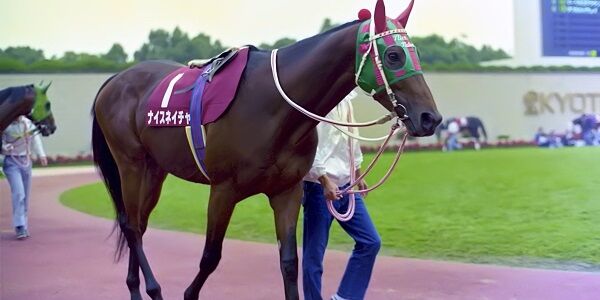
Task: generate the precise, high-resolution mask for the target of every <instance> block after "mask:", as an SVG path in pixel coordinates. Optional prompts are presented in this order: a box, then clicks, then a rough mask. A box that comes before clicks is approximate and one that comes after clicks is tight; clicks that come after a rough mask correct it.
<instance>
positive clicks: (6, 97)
mask: <svg viewBox="0 0 600 300" xmlns="http://www.w3.org/2000/svg"><path fill="white" fill-rule="evenodd" d="M50 84H52V82H50V83H48V84H47V85H46V86H43V85H42V84H40V85H39V86H34V85H33V84H30V85H24V86H15V87H9V88H6V89H3V90H0V133H2V131H4V129H6V127H8V125H10V123H12V122H13V121H14V120H16V119H17V118H18V117H19V116H27V118H29V119H31V121H32V122H33V123H34V124H35V125H36V127H37V130H38V131H39V132H40V133H41V134H42V135H43V136H49V135H51V134H53V133H54V131H56V124H55V123H54V115H53V114H52V109H51V107H50V100H48V96H47V95H46V92H47V91H48V88H49V87H50ZM1 146H2V139H0V147H1Z"/></svg>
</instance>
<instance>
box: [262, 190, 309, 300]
mask: <svg viewBox="0 0 600 300" xmlns="http://www.w3.org/2000/svg"><path fill="white" fill-rule="evenodd" d="M301 199H302V188H301V186H300V185H299V184H298V185H296V186H294V187H293V188H291V189H290V190H288V191H285V192H283V193H280V194H278V195H275V196H269V203H270V204H271V208H273V213H274V214H275V229H276V232H277V242H278V244H279V263H280V267H281V275H282V276H283V285H284V288H285V299H287V300H290V299H298V298H299V295H298V251H297V250H296V249H297V248H296V225H297V223H298V212H299V211H300V201H301Z"/></svg>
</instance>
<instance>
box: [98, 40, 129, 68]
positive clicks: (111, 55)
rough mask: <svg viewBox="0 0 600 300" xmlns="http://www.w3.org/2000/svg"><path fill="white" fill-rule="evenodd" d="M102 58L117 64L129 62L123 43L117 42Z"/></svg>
mask: <svg viewBox="0 0 600 300" xmlns="http://www.w3.org/2000/svg"><path fill="white" fill-rule="evenodd" d="M102 58H104V59H106V60H109V61H112V62H115V63H117V64H124V63H126V62H127V53H126V52H125V50H124V49H123V46H121V44H118V43H115V44H113V45H112V47H110V50H108V52H107V53H106V54H104V55H102Z"/></svg>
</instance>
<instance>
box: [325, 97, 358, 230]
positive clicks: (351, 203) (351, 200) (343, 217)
mask: <svg viewBox="0 0 600 300" xmlns="http://www.w3.org/2000/svg"><path fill="white" fill-rule="evenodd" d="M346 117H347V121H348V122H352V107H351V106H350V105H348V115H347V116H346ZM348 131H349V132H350V133H354V128H352V127H350V126H348ZM348 151H349V152H350V182H351V183H354V184H356V180H355V179H356V178H355V177H356V164H355V162H354V140H352V137H348ZM338 196H339V194H338ZM333 201H334V200H330V199H327V209H328V210H329V213H330V214H331V215H332V216H333V217H334V218H336V219H337V220H338V221H340V222H347V221H349V220H350V219H352V217H353V216H354V209H355V207H356V199H355V196H354V193H350V194H349V195H348V209H347V210H346V212H345V213H343V214H341V213H339V212H338V211H337V210H336V209H335V207H333Z"/></svg>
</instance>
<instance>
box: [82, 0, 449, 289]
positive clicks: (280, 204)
mask: <svg viewBox="0 0 600 300" xmlns="http://www.w3.org/2000/svg"><path fill="white" fill-rule="evenodd" d="M412 5H413V3H412V2H411V4H410V6H409V8H408V9H406V11H404V12H403V13H402V14H401V15H400V16H399V17H398V18H395V19H390V18H387V17H386V16H385V7H384V3H383V0H378V1H377V4H376V7H375V11H374V16H373V19H372V20H370V18H371V16H370V13H368V11H367V13H368V14H369V15H368V16H365V14H364V13H363V14H362V15H361V14H359V20H356V21H351V22H349V23H346V24H344V25H340V26H338V27H336V28H333V29H331V30H329V31H327V32H325V33H322V34H319V35H316V36H314V37H311V38H308V39H305V40H302V41H300V42H297V43H295V44H292V45H290V46H288V47H285V48H282V49H280V51H279V52H274V53H273V54H275V55H276V54H277V53H279V56H278V57H277V56H275V60H276V61H277V63H278V65H279V69H278V70H279V71H277V70H276V71H275V72H278V73H279V80H280V82H281V86H282V88H283V89H285V91H286V93H287V94H288V95H289V96H290V97H291V98H293V99H295V101H296V102H297V103H298V104H299V105H301V106H302V107H303V108H305V109H307V110H309V111H312V112H314V113H316V114H318V115H320V116H324V115H326V114H327V113H328V112H329V111H331V110H332V109H333V108H334V107H335V106H336V104H337V103H339V102H340V101H341V100H342V99H343V98H344V96H345V95H346V94H348V93H349V92H350V91H352V90H353V89H354V88H355V87H356V84H357V83H356V82H358V85H359V86H360V87H361V88H363V89H365V87H366V86H369V84H371V85H372V86H374V88H373V90H372V91H373V98H374V99H375V100H377V101H378V102H379V103H381V104H382V105H383V106H384V107H385V108H387V110H389V111H393V112H395V113H396V114H397V115H398V116H400V117H401V119H402V121H403V122H404V124H405V125H406V127H407V130H408V132H409V134H411V135H413V136H426V135H432V134H433V133H434V130H435V128H436V126H437V125H438V124H439V123H440V122H441V116H440V114H439V113H438V111H437V108H436V105H435V102H434V100H433V96H432V95H431V92H430V90H429V87H428V86H427V84H426V82H425V80H424V78H423V75H422V72H421V69H420V65H419V64H418V57H417V52H416V49H415V48H414V46H413V45H412V44H411V43H410V42H409V41H408V36H407V35H406V32H405V31H404V29H403V28H404V27H405V26H406V23H407V20H408V16H409V14H410V11H411V9H412ZM361 12H364V10H363V11H361ZM359 28H362V29H365V28H366V30H359ZM370 28H373V29H372V32H369V30H370ZM369 36H372V37H373V38H372V39H370V38H369ZM359 37H362V38H359ZM357 40H358V41H360V42H361V43H366V44H365V45H366V47H358V46H357ZM375 44H376V45H375ZM369 45H374V46H373V48H370V47H369ZM361 49H363V50H364V51H363V52H360V51H361ZM368 49H369V50H368ZM363 53H366V54H365V55H363ZM271 55H272V53H271V52H270V51H262V50H259V49H256V48H251V49H250V52H249V54H248V62H247V65H246V68H245V69H244V71H243V74H242V78H241V81H240V84H239V87H238V90H237V94H236V95H235V98H234V100H233V102H232V103H231V104H230V106H229V107H228V110H227V111H226V112H225V114H224V115H222V116H221V117H220V118H219V119H218V120H217V121H215V122H213V123H210V124H208V125H207V126H206V131H207V132H206V140H207V145H208V147H207V148H206V156H205V160H204V162H205V165H206V168H207V173H208V175H209V176H208V177H209V178H210V180H208V179H207V178H205V177H204V175H203V174H202V173H201V172H200V171H199V169H198V167H197V165H196V162H195V160H194V157H193V154H192V153H191V152H190V149H189V148H188V142H187V139H186V134H185V132H184V130H182V129H181V128H168V127H160V128H156V127H149V126H147V125H146V115H145V113H146V112H145V110H144V108H145V107H146V103H147V101H148V95H149V94H150V93H151V92H152V89H153V87H154V86H156V85H157V84H158V82H160V81H161V79H162V78H164V77H165V76H166V75H168V74H170V73H171V72H173V71H174V70H176V69H178V68H180V67H181V66H182V65H180V64H176V63H170V62H164V61H162V62H156V61H151V62H142V63H139V64H137V65H135V66H133V67H131V68H129V69H127V70H125V71H123V72H120V73H118V74H116V75H115V76H114V77H112V78H110V79H109V80H108V81H107V82H105V83H104V84H103V86H102V87H101V88H100V90H99V92H98V94H97V96H96V99H95V102H94V106H93V109H92V117H93V125H92V147H93V153H94V161H95V163H96V165H97V166H98V167H99V169H100V171H101V173H102V176H103V180H104V182H105V184H106V186H107V189H108V191H109V193H110V196H111V198H112V200H113V202H114V204H115V209H116V221H117V223H118V225H119V228H120V234H119V246H118V250H119V251H118V252H117V255H118V257H120V256H121V255H122V252H121V251H120V250H124V247H125V244H127V246H128V248H129V250H130V251H129V269H128V275H127V279H126V284H127V286H128V289H129V291H130V294H131V299H136V300H137V299H142V298H141V294H140V289H139V285H140V277H139V270H140V269H141V271H142V273H143V275H144V279H145V283H146V292H147V294H148V295H150V297H151V298H152V299H162V293H161V288H160V285H159V284H158V282H157V280H156V279H155V276H154V274H153V272H152V270H151V268H150V264H149V263H148V259H147V257H146V254H145V253H144V250H143V247H142V236H143V234H144V232H145V231H146V228H147V225H148V217H149V215H150V213H151V212H152V210H153V208H154V207H155V205H156V204H157V201H158V200H159V195H160V191H161V188H162V184H163V182H164V180H165V177H166V175H167V174H173V175H174V176H177V177H179V178H182V179H185V180H188V181H192V182H196V183H202V184H210V196H209V203H208V213H207V229H206V242H205V245H204V251H203V254H202V258H201V261H200V265H199V271H198V273H197V275H196V277H195V278H194V279H193V281H192V283H191V284H190V285H189V287H188V288H187V289H186V290H185V293H184V299H186V300H189V299H198V297H199V293H200V289H201V288H202V286H203V284H204V283H205V281H206V279H207V278H208V276H209V275H210V274H211V273H212V272H213V271H214V270H215V269H216V267H217V265H218V264H219V261H220V259H221V252H222V251H221V250H222V243H223V239H224V235H225V231H226V230H227V226H228V224H229V221H230V219H231V216H232V213H233V211H234V208H235V205H236V203H238V202H239V201H241V200H243V199H245V198H247V197H249V196H251V195H255V194H259V193H263V194H265V195H267V196H268V198H269V203H270V205H271V207H272V209H273V212H274V218H275V227H276V236H277V241H278V246H279V255H280V267H281V273H282V277H283V282H284V292H285V298H286V299H298V297H299V295H298V283H297V279H298V278H297V277H298V257H297V251H296V249H297V248H296V224H297V220H298V213H299V209H300V200H301V198H302V188H301V185H300V183H301V181H302V178H303V176H304V175H305V174H306V173H307V172H308V170H309V169H310V166H311V164H312V161H313V159H314V155H315V152H316V146H317V134H316V130H315V128H316V125H317V122H316V121H313V120H311V119H309V118H307V117H305V116H304V115H302V114H301V113H299V112H298V111H296V110H294V109H293V108H292V107H291V106H289V105H288V104H287V103H286V102H285V101H284V98H283V97H282V96H281V94H280V92H279V91H278V90H277V89H276V85H275V84H274V80H273V78H274V77H275V76H274V75H273V77H272V70H271V62H270V58H271ZM363 57H366V58H369V57H370V58H372V59H374V60H375V61H376V62H380V63H379V64H373V63H372V60H371V59H367V60H361V58H363ZM360 61H362V63H360V67H359V66H358V65H357V64H358V63H359V62H360ZM355 68H357V69H358V70H359V71H358V72H357V71H356V70H357V69H355ZM375 68H377V69H375ZM376 70H378V71H376ZM357 73H358V74H357ZM355 75H357V76H356V78H355ZM382 78H383V79H385V80H384V81H385V82H381V80H382ZM355 79H357V80H356V81H355Z"/></svg>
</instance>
